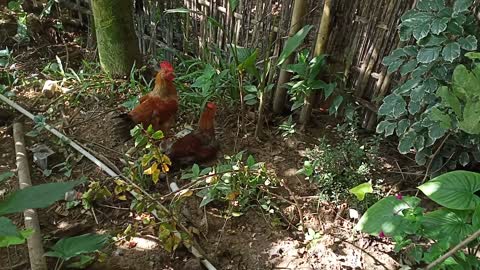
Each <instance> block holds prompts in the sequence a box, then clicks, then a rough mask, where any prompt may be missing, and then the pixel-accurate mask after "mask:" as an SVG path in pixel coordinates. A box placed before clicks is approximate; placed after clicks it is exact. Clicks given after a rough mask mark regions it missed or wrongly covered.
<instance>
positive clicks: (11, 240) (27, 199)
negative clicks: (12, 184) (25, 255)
mask: <svg viewBox="0 0 480 270" xmlns="http://www.w3.org/2000/svg"><path fill="white" fill-rule="evenodd" d="M83 182H84V180H77V181H71V182H65V183H49V184H41V185H36V186H31V187H27V188H24V189H21V190H17V191H15V192H13V193H12V194H10V195H9V196H8V197H7V198H6V199H5V200H3V201H0V247H8V246H11V245H20V244H23V243H25V241H26V240H27V238H28V237H29V236H30V235H31V234H32V233H33V231H32V230H18V229H17V228H16V226H15V225H14V224H13V222H12V221H11V220H10V219H8V218H6V217H2V216H3V215H6V214H12V213H18V212H22V211H24V210H26V209H31V208H45V207H48V206H50V205H51V204H53V203H54V202H56V201H58V200H60V199H63V198H64V196H65V192H67V191H69V190H71V189H72V188H73V187H74V186H76V185H79V184H81V183H83Z"/></svg>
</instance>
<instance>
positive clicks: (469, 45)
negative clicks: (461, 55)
mask: <svg viewBox="0 0 480 270" xmlns="http://www.w3.org/2000/svg"><path fill="white" fill-rule="evenodd" d="M477 42H478V41H477V38H476V37H475V36H473V35H469V36H467V37H461V38H459V39H458V43H459V44H460V46H461V47H462V49H464V50H467V51H474V50H476V49H477ZM467 54H468V53H467ZM467 54H465V56H467ZM467 57H468V56H467Z"/></svg>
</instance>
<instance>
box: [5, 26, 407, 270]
mask: <svg viewBox="0 0 480 270" xmlns="http://www.w3.org/2000/svg"><path fill="white" fill-rule="evenodd" d="M73 36H74V35H73ZM64 38H65V40H64V41H65V43H61V44H56V43H52V42H50V41H49V42H44V43H43V44H41V45H40V44H31V45H29V46H30V47H19V48H16V50H14V59H15V65H16V66H15V70H17V71H18V74H21V75H19V76H20V78H24V79H25V78H30V79H29V80H28V81H29V82H31V83H30V84H26V85H24V86H22V87H16V88H15V89H11V90H13V91H14V92H15V94H16V97H15V100H16V102H18V103H19V104H21V105H22V106H24V107H25V108H26V109H27V110H30V111H32V112H34V113H39V112H42V111H43V112H45V111H47V110H48V109H49V108H51V110H52V111H53V112H51V113H49V118H48V119H47V122H48V123H51V124H53V125H54V126H55V127H56V128H58V129H59V130H61V131H62V132H64V133H65V134H66V135H67V136H69V137H70V138H74V139H76V140H78V141H79V142H81V143H83V144H84V145H85V146H87V147H89V148H90V149H93V150H94V151H95V152H96V153H99V154H101V155H103V156H104V157H106V158H108V159H109V160H111V161H112V162H113V163H115V165H116V166H118V167H119V168H121V167H123V165H122V163H120V162H119V157H121V156H122V154H123V153H125V151H127V150H128V148H129V147H131V146H132V145H133V142H128V143H127V145H123V144H119V143H118V142H117V141H115V140H113V137H112V136H111V127H112V117H113V116H114V115H115V114H116V113H118V110H116V107H117V106H118V105H119V104H121V103H122V102H124V101H125V100H124V99H125V97H124V96H122V95H121V94H113V95H112V94H111V92H115V91H116V90H117V89H116V87H118V85H108V87H107V85H106V86H105V88H104V89H103V90H102V89H95V90H93V92H92V90H90V89H82V90H81V92H82V93H83V95H82V96H81V97H80V98H78V97H77V98H76V97H75V95H76V94H78V92H76V93H73V94H68V95H60V96H59V95H57V96H55V97H53V98H46V97H44V96H43V95H42V93H41V87H42V85H43V84H42V82H43V81H44V80H45V79H47V78H48V76H46V75H44V74H42V72H41V70H42V68H43V67H44V66H45V63H48V62H55V55H56V54H57V55H59V57H63V58H62V59H65V60H67V59H66V56H67V54H68V61H69V63H70V67H72V68H74V69H75V67H76V66H78V64H79V63H80V60H82V59H84V58H85V57H87V55H88V54H89V53H88V52H87V51H85V50H84V49H82V48H81V47H79V46H78V45H77V44H75V43H74V42H73V38H72V37H64ZM33 48H36V49H33ZM32 49H33V50H32ZM67 52H68V53H67ZM35 74H36V75H35ZM32 76H35V79H33V80H32V79H31V78H32ZM77 87H78V86H77ZM89 91H90V92H89ZM75 100H76V101H78V102H76V103H75ZM0 107H1V108H7V106H4V105H0ZM17 116H19V114H18V113H17ZM237 116H238V115H237V114H236V112H232V111H229V110H228V109H227V108H222V106H221V105H220V112H219V117H218V118H217V119H218V120H217V132H218V135H219V140H220V141H221V142H222V150H223V152H224V153H225V154H233V153H236V152H238V151H239V150H246V151H247V152H248V153H251V154H253V155H254V156H255V158H256V159H257V160H258V161H263V162H265V163H266V164H267V167H268V168H269V169H271V170H273V171H275V172H276V174H277V176H278V177H279V178H282V179H284V180H285V181H286V184H287V186H288V187H289V188H290V189H291V191H292V193H293V194H294V196H295V197H298V198H302V199H301V200H300V199H299V201H298V204H299V205H298V206H299V207H300V209H301V211H302V213H303V216H304V220H303V222H304V225H305V227H310V228H313V229H314V230H315V231H318V232H320V235H321V237H320V238H319V239H318V241H317V243H316V244H315V245H313V246H308V247H307V246H306V245H305V243H304V241H303V240H302V239H303V234H302V233H301V232H300V231H298V230H297V229H296V228H295V227H292V226H289V225H288V223H286V222H283V225H282V224H280V225H279V224H278V223H276V222H274V220H273V219H272V217H271V216H267V215H265V213H263V212H262V211H261V210H260V209H259V208H252V209H251V210H249V211H248V212H247V213H246V214H245V215H243V216H240V217H235V218H228V219H226V218H224V217H223V216H222V213H221V210H222V209H221V206H219V207H216V206H215V205H214V206H208V207H206V208H204V209H201V208H199V207H198V205H199V199H198V198H195V197H193V198H191V199H189V200H188V202H187V204H186V205H185V206H184V208H185V209H187V212H188V213H189V217H188V218H189V222H190V223H191V224H190V225H191V226H193V227H196V228H198V229H199V230H200V231H201V234H200V235H201V236H199V237H197V239H196V240H197V241H198V243H199V244H200V246H201V247H202V248H203V249H204V251H205V253H206V254H207V256H208V259H209V260H210V261H211V262H212V263H213V264H214V265H215V266H217V269H235V270H236V269H397V268H398V263H397V260H398V258H397V257H395V255H393V252H392V250H393V247H392V245H391V244H390V243H389V242H388V239H378V238H376V237H370V236H365V235H361V234H359V233H354V232H353V230H352V229H353V226H354V225H355V220H352V219H350V218H349V217H348V214H347V212H348V211H346V210H347V209H348V206H346V205H333V204H329V203H319V202H318V200H317V199H315V198H313V197H312V198H308V197H309V196H314V195H316V194H317V192H318V190H317V188H316V187H315V186H314V185H313V184H311V183H309V182H308V181H306V180H305V179H304V178H303V177H300V176H299V175H297V174H296V173H295V172H296V171H297V170H298V169H299V168H300V167H301V164H302V162H303V159H302V156H301V154H302V151H303V150H305V149H306V148H308V147H310V146H311V145H312V143H313V142H314V141H315V139H316V138H318V137H319V136H321V135H326V136H329V137H330V138H332V139H334V140H336V141H338V142H339V143H341V140H342V138H335V133H334V130H333V127H334V126H335V124H336V122H335V120H332V119H331V118H330V117H327V116H324V115H319V114H316V115H315V118H314V121H313V122H314V123H313V124H312V126H310V127H309V128H308V130H307V132H306V133H305V134H301V135H299V136H296V138H295V140H291V141H288V142H284V141H283V140H282V139H281V137H280V135H279V134H278V132H277V130H276V129H274V128H273V127H272V128H271V129H267V134H266V138H265V139H264V142H261V143H260V142H258V141H256V140H255V139H254V138H253V130H254V121H253V119H248V124H247V128H246V132H243V131H242V132H240V134H241V135H240V136H237V121H236V119H237ZM196 118H197V116H195V115H194V114H191V113H184V112H182V113H181V115H180V116H179V118H178V120H177V123H195V122H196ZM23 120H24V121H25V123H26V130H27V131H28V130H30V129H31V128H32V127H33V124H32V122H31V121H27V120H25V119H23ZM272 124H273V123H272ZM277 124H278V123H277ZM11 127H12V125H11V123H8V124H6V125H5V126H3V127H0V155H1V158H0V172H4V171H9V170H10V171H15V170H16V167H15V150H14V142H13V138H12V130H11V129H12V128H11ZM179 129H181V127H179ZM38 142H42V143H44V144H46V145H48V146H49V147H51V148H52V149H54V151H55V152H56V153H57V154H56V156H54V157H53V158H52V164H55V163H58V162H60V161H61V160H62V158H63V157H64V156H65V155H64V153H62V152H65V151H67V152H68V153H70V154H72V155H74V156H75V157H76V158H77V161H76V162H74V166H73V172H72V176H71V177H66V176H63V175H62V173H59V172H54V173H53V174H52V175H51V176H49V177H45V176H43V175H42V172H41V171H40V170H39V169H38V167H36V165H34V164H32V166H31V173H32V179H33V181H34V184H40V183H46V182H58V181H66V180H69V179H77V178H79V177H81V176H85V177H87V178H88V179H90V180H95V181H100V182H101V183H102V185H105V186H109V187H113V183H112V181H111V179H109V178H108V177H107V176H106V175H105V174H103V173H102V172H101V171H100V170H99V169H98V168H97V167H96V166H95V165H94V164H92V163H91V162H90V161H88V160H86V159H85V158H83V159H80V157H81V156H80V155H79V154H78V153H76V152H75V150H73V149H71V148H68V147H65V146H63V145H59V144H58V140H57V139H56V138H55V137H53V136H52V135H51V134H49V133H48V132H44V133H42V134H41V135H39V136H37V137H35V138H27V146H32V145H33V144H34V143H38ZM380 153H382V156H381V157H379V159H380V160H382V161H383V162H384V164H383V166H384V168H381V169H380V170H379V171H378V177H379V179H380V178H382V179H384V180H385V189H386V190H389V191H390V192H391V193H393V192H397V191H398V190H402V189H405V188H408V186H409V185H408V184H409V183H411V182H412V181H414V180H415V179H414V176H408V175H407V174H401V173H396V172H394V171H397V172H398V171H400V172H401V171H402V169H400V168H406V167H409V166H410V165H411V164H414V163H412V162H411V161H409V160H408V159H405V158H403V157H399V156H398V155H396V154H395V153H396V150H395V149H394V147H393V146H389V145H388V144H384V145H383V146H382V150H381V151H380ZM30 160H32V159H30ZM372 180H373V181H375V180H376V179H372ZM17 186H18V184H17V179H16V177H13V178H12V179H10V180H9V181H7V182H6V184H4V185H2V186H0V188H1V189H0V199H2V198H4V197H5V196H6V194H8V193H9V192H11V191H13V190H15V189H17ZM79 190H82V188H80V189H79ZM158 190H160V193H163V194H165V193H168V192H169V191H168V189H167V185H166V184H165V183H160V185H159V187H158ZM279 193H280V194H282V196H285V198H290V197H289V196H290V195H292V194H288V193H287V192H286V191H285V190H283V191H282V192H279ZM279 204H280V205H281V206H282V208H283V209H284V210H285V211H284V212H285V213H287V215H288V213H290V215H291V216H292V218H291V221H292V222H293V221H294V220H295V218H297V222H298V216H297V217H295V216H296V215H297V210H295V207H294V206H291V205H289V204H286V203H282V201H281V200H279ZM39 216H40V223H41V228H42V233H43V235H44V239H45V246H46V248H47V249H48V247H49V246H51V245H52V244H53V243H54V242H55V240H56V239H58V238H60V237H64V236H72V235H78V234H82V233H86V232H106V233H110V234H111V235H116V234H118V233H121V232H122V231H123V230H125V228H126V227H127V226H128V224H132V223H134V221H135V218H136V217H135V215H133V214H132V213H131V211H130V210H129V202H121V201H118V200H114V199H113V198H111V199H109V200H106V201H102V202H100V203H98V204H97V205H95V208H94V210H93V211H85V210H83V209H82V208H81V207H76V208H72V209H66V207H65V203H64V202H60V203H57V204H55V205H53V206H51V207H49V208H47V209H42V210H40V211H39ZM10 218H12V219H13V220H14V221H15V222H16V223H17V224H18V225H21V224H22V216H21V215H13V216H10ZM65 227H66V228H67V229H66V228H65ZM132 242H134V244H132ZM105 252H106V253H107V259H106V261H105V262H103V263H97V264H95V265H94V266H92V267H91V268H89V269H132V270H133V269H142V270H145V269H202V268H201V266H200V264H199V262H198V261H196V260H195V259H193V256H192V255H191V254H190V253H188V252H187V251H186V250H185V249H184V248H180V249H179V250H177V251H176V252H175V253H174V254H168V253H167V252H165V251H164V250H163V249H162V247H161V246H160V245H159V243H158V241H157V240H156V236H155V232H154V231H149V230H148V229H146V230H145V231H143V232H142V234H141V236H140V237H138V238H134V239H132V240H131V241H118V242H116V243H114V244H112V245H110V246H109V247H107V248H106V250H105ZM27 262H28V255H27V250H26V247H25V246H17V247H10V248H8V249H0V269H9V268H8V266H9V265H10V266H11V265H13V266H15V267H13V269H29V265H28V263H27ZM49 263H51V266H52V268H51V269H53V265H54V263H55V261H54V260H50V259H49Z"/></svg>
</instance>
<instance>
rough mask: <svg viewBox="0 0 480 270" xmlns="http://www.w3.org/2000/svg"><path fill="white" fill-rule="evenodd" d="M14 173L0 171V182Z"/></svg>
mask: <svg viewBox="0 0 480 270" xmlns="http://www.w3.org/2000/svg"><path fill="white" fill-rule="evenodd" d="M14 175H15V174H14V173H13V172H3V173H0V183H1V182H3V181H6V180H8V179H10V178H11V177H12V176H14Z"/></svg>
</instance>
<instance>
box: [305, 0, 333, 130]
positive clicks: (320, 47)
mask: <svg viewBox="0 0 480 270" xmlns="http://www.w3.org/2000/svg"><path fill="white" fill-rule="evenodd" d="M331 7H332V0H325V2H324V5H323V15H322V20H321V21H320V30H319V31H318V36H317V43H316V44H315V51H314V56H318V55H320V54H322V53H324V52H325V48H326V47H327V42H328V35H329V32H330V10H331ZM314 100H315V92H312V93H310V94H309V95H308V96H307V97H305V101H304V104H303V108H302V112H301V114H300V123H302V124H303V125H304V126H305V125H306V124H307V123H308V121H309V120H310V114H311V113H312V107H313V101H314Z"/></svg>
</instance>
